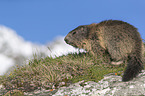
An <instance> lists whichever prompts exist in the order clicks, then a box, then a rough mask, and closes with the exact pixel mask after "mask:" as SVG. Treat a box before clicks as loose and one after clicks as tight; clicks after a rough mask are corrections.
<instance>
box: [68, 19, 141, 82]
mask: <svg viewBox="0 0 145 96" xmlns="http://www.w3.org/2000/svg"><path fill="white" fill-rule="evenodd" d="M65 41H66V43H67V44H70V45H72V46H74V47H77V48H83V49H85V50H87V51H88V52H90V53H92V54H93V55H96V54H98V53H99V54H102V53H103V54H104V53H106V52H107V53H108V54H109V56H110V61H112V62H111V64H116V65H119V64H121V63H122V62H123V61H124V60H126V59H127V60H128V65H127V68H126V70H125V72H124V75H123V78H122V81H129V80H132V79H133V78H134V77H136V76H137V75H138V74H139V72H141V70H142V69H143V62H142V56H143V54H142V52H143V42H142V39H141V36H140V34H139V32H138V30H137V28H135V27H134V26H132V25H130V24H129V23H127V22H123V21H120V20H105V21H102V22H100V23H97V24H96V23H93V24H90V25H83V26H79V27H77V28H76V29H74V30H72V31H71V32H69V33H68V35H67V36H66V37H65ZM115 62H117V63H115Z"/></svg>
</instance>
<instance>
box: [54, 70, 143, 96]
mask: <svg viewBox="0 0 145 96" xmlns="http://www.w3.org/2000/svg"><path fill="white" fill-rule="evenodd" d="M60 95H61V96H64V95H67V96H72V95H79V96H81V95H83V96H120V95H121V96H132V95H137V96H138V95H145V70H143V71H142V73H140V74H139V75H138V77H136V78H134V79H133V80H132V81H129V82H122V77H121V76H116V75H114V74H108V75H106V76H104V79H102V80H101V81H99V82H98V83H96V82H93V81H88V82H84V81H80V82H78V83H75V84H72V85H70V86H69V87H62V88H60V89H59V90H58V91H57V92H56V93H55V94H54V95H53V96H60Z"/></svg>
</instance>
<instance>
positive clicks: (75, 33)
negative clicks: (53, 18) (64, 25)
mask: <svg viewBox="0 0 145 96" xmlns="http://www.w3.org/2000/svg"><path fill="white" fill-rule="evenodd" d="M87 37H88V28H87V25H83V26H79V27H77V28H76V29H74V30H72V31H71V32H69V33H68V34H67V36H66V37H65V39H64V40H65V42H66V43H67V44H69V45H72V46H74V47H76V48H84V45H86V42H85V41H86V40H87Z"/></svg>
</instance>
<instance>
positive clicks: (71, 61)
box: [0, 53, 126, 92]
mask: <svg viewBox="0 0 145 96" xmlns="http://www.w3.org/2000/svg"><path fill="white" fill-rule="evenodd" d="M125 67H126V64H121V65H119V66H113V65H110V64H109V63H107V61H105V60H104V59H102V58H100V57H93V56H91V55H89V54H88V53H79V54H68V55H66V56H60V57H57V58H51V57H46V58H43V59H37V58H34V59H33V60H31V61H29V64H27V65H24V66H16V68H15V69H14V70H13V71H12V72H11V73H10V74H5V75H4V76H1V77H0V84H3V85H4V87H5V88H6V89H7V90H15V89H17V90H21V91H23V92H29V91H33V90H35V89H41V88H45V89H53V88H59V87H61V86H68V85H69V84H71V83H75V82H78V81H80V80H85V81H95V82H98V81H99V80H101V79H103V76H104V75H106V74H109V73H114V74H116V75H121V74H122V72H123V71H124V69H125ZM60 82H64V83H63V84H60Z"/></svg>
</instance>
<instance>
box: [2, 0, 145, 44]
mask: <svg viewBox="0 0 145 96" xmlns="http://www.w3.org/2000/svg"><path fill="white" fill-rule="evenodd" d="M144 18H145V0H0V25H4V26H7V27H9V28H11V29H13V30H15V31H16V32H17V34H18V35H20V36H22V37H23V38H24V39H25V40H27V41H31V42H33V43H38V44H47V43H48V42H51V41H52V40H54V38H56V37H57V36H65V35H67V33H68V32H69V31H71V30H73V29H74V28H76V27H77V26H79V25H87V24H91V23H99V22H101V21H103V20H108V19H113V20H123V21H125V22H128V23H130V24H132V25H134V26H135V27H137V28H138V30H139V32H140V33H141V37H142V38H143V39H145V33H144V31H145V19H144Z"/></svg>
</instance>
